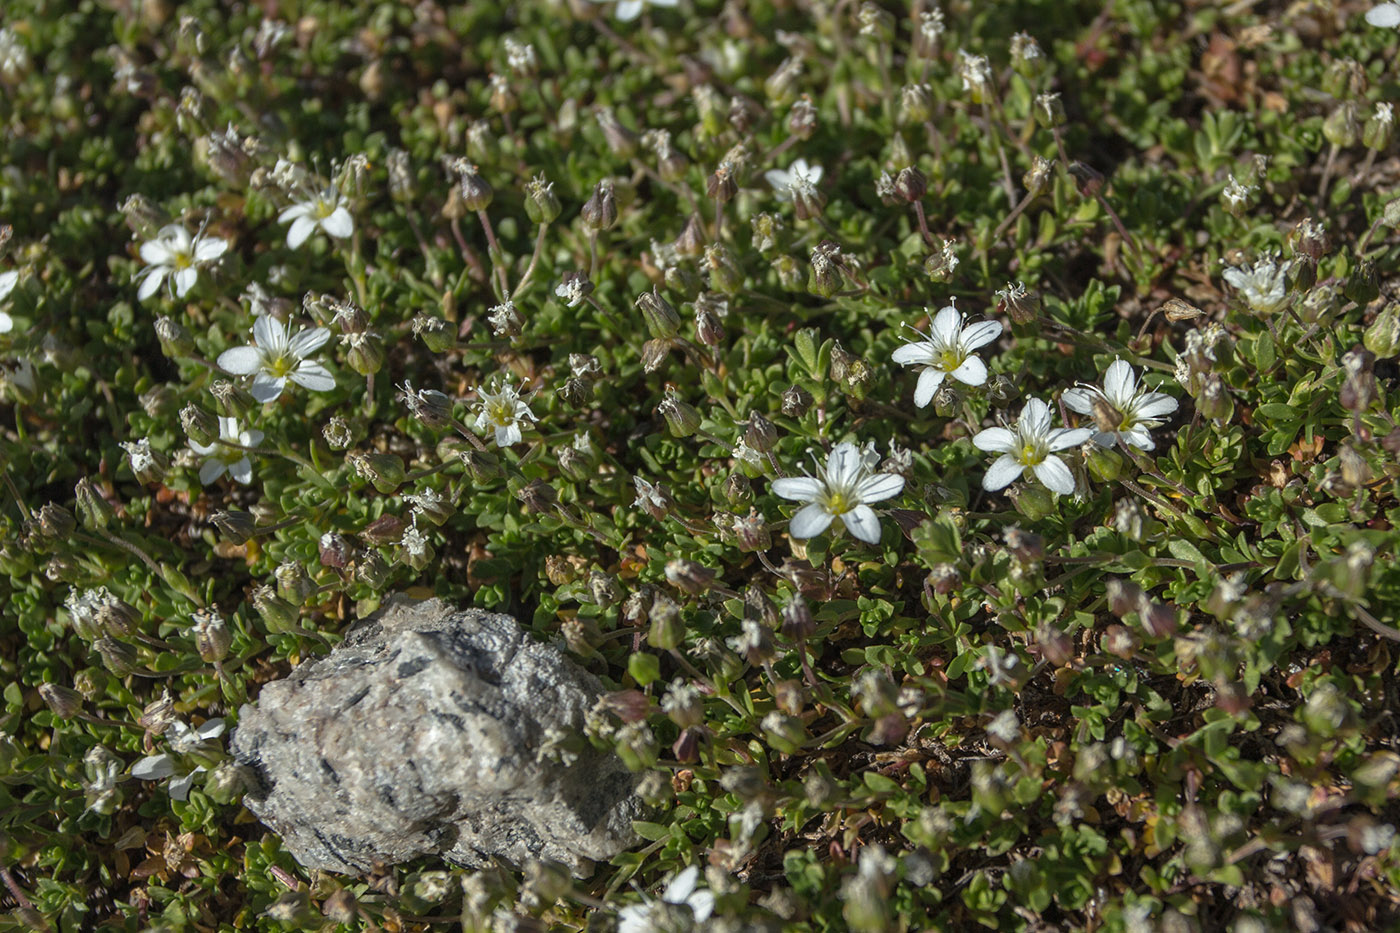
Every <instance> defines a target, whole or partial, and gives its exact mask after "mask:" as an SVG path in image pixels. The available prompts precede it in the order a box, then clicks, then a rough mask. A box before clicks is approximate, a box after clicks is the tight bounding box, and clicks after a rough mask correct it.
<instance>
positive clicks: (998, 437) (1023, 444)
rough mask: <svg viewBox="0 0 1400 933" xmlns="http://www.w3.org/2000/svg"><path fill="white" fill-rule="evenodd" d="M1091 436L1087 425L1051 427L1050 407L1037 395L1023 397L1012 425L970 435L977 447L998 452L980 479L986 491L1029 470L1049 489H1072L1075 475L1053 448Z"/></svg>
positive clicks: (1003, 485) (1065, 491) (1066, 491)
mask: <svg viewBox="0 0 1400 933" xmlns="http://www.w3.org/2000/svg"><path fill="white" fill-rule="evenodd" d="M1093 435H1094V432H1093V430H1091V429H1090V428H1052V427H1051V426H1050V406H1049V405H1046V404H1045V403H1044V402H1042V401H1041V400H1040V399H1038V398H1030V399H1026V405H1025V407H1024V408H1022V409H1021V417H1020V418H1018V419H1016V424H1015V425H1014V426H1013V427H1011V428H987V429H986V430H985V431H979V432H978V433H977V435H976V436H975V437H973V438H972V445H973V446H974V447H976V448H977V449H978V450H986V451H990V452H992V453H999V454H1001V456H1000V457H998V458H997V459H996V461H995V462H993V463H992V465H991V467H990V468H988V470H987V475H986V476H984V477H983V478H982V488H983V489H985V490H987V491H988V492H996V491H997V490H998V489H1004V488H1006V487H1007V486H1010V485H1011V484H1012V483H1013V482H1015V481H1016V480H1018V479H1020V478H1021V474H1022V473H1024V472H1025V471H1026V470H1030V471H1031V472H1032V473H1034V474H1035V478H1036V479H1038V480H1040V481H1041V482H1042V483H1044V484H1045V487H1046V488H1047V489H1049V490H1050V491H1051V492H1054V493H1058V494H1060V495H1069V494H1070V493H1072V492H1074V474H1073V473H1071V472H1070V471H1069V467H1067V466H1065V462H1064V461H1063V460H1061V459H1060V458H1059V457H1057V456H1055V451H1057V450H1065V449H1067V448H1069V447H1077V446H1078V445H1080V444H1082V443H1084V442H1085V441H1087V440H1088V439H1089V438H1090V437H1092V436H1093Z"/></svg>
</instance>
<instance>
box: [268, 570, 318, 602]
mask: <svg viewBox="0 0 1400 933" xmlns="http://www.w3.org/2000/svg"><path fill="white" fill-rule="evenodd" d="M272 575H273V577H274V578H276V580H277V592H278V593H279V594H281V596H282V598H283V599H285V600H287V601H288V602H289V603H292V604H293V605H295V606H300V605H303V604H304V603H305V602H306V601H307V600H308V599H310V598H311V597H312V596H313V595H314V594H315V592H316V584H315V583H314V582H312V580H311V577H309V576H308V575H307V573H306V568H304V567H302V565H301V564H300V562H298V561H294V560H284V561H282V562H281V563H279V564H278V565H277V569H275V570H274V571H273V572H272Z"/></svg>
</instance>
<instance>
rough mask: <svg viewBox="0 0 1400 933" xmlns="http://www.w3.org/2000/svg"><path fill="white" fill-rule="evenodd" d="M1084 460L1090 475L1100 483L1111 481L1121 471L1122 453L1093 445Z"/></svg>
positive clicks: (1120, 473) (1116, 477)
mask: <svg viewBox="0 0 1400 933" xmlns="http://www.w3.org/2000/svg"><path fill="white" fill-rule="evenodd" d="M1084 462H1085V465H1086V466H1087V467H1088V468H1089V473H1090V475H1092V476H1093V477H1094V479H1096V480H1098V481H1099V482H1101V483H1111V482H1113V481H1114V480H1116V479H1118V477H1119V476H1121V475H1122V473H1123V455H1122V454H1120V453H1118V451H1116V450H1109V449H1108V448H1106V447H1098V446H1095V447H1094V449H1093V450H1092V451H1090V453H1089V456H1088V457H1086V458H1085V461H1084Z"/></svg>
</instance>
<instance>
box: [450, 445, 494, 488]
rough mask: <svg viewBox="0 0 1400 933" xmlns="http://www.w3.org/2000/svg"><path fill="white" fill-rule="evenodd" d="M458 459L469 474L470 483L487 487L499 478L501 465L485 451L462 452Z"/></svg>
mask: <svg viewBox="0 0 1400 933" xmlns="http://www.w3.org/2000/svg"><path fill="white" fill-rule="evenodd" d="M458 457H459V458H460V459H461V461H462V465H463V466H464V467H466V468H467V472H468V473H470V474H471V477H472V482H473V483H476V484H477V485H478V486H487V485H490V484H491V483H493V482H495V481H496V480H498V479H500V478H501V463H500V461H499V460H497V459H496V455H495V454H493V453H491V452H490V451H486V450H464V451H462V452H461V453H460V454H458Z"/></svg>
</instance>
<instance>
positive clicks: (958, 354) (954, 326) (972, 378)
mask: <svg viewBox="0 0 1400 933" xmlns="http://www.w3.org/2000/svg"><path fill="white" fill-rule="evenodd" d="M925 312H926V313H927V309H925ZM920 336H922V335H920ZM1000 336H1001V324H1000V323H999V322H997V321H990V320H988V321H977V322H976V323H974V324H967V325H965V326H964V324H963V316H962V314H961V313H960V312H959V311H958V309H957V308H955V307H953V306H952V305H949V306H948V307H946V308H944V309H942V310H941V311H939V312H938V314H937V315H936V316H933V315H930V317H929V333H928V337H927V338H925V339H922V340H911V341H909V342H908V343H906V344H905V345H904V346H902V347H900V348H899V349H898V350H896V351H894V357H893V359H894V361H895V362H896V363H899V364H900V365H901V366H909V365H918V366H922V367H923V371H922V372H920V373H919V384H918V386H917V387H916V388H915V389H914V405H915V406H916V407H918V408H923V407H924V406H925V405H927V404H928V403H929V402H930V401H932V400H933V395H934V393H935V392H937V391H938V388H939V386H941V385H943V380H944V379H946V378H947V377H949V376H952V377H953V378H954V379H956V380H958V381H959V382H962V383H965V384H966V385H970V386H980V385H981V384H982V383H984V382H986V381H987V367H986V366H985V365H984V364H983V363H982V361H981V360H980V359H978V358H977V356H975V355H974V353H973V351H974V350H976V349H977V348H978V347H981V346H985V345H986V344H989V343H991V342H992V341H993V340H995V339H997V338H998V337H1000Z"/></svg>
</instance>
